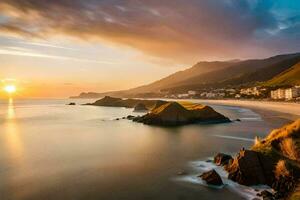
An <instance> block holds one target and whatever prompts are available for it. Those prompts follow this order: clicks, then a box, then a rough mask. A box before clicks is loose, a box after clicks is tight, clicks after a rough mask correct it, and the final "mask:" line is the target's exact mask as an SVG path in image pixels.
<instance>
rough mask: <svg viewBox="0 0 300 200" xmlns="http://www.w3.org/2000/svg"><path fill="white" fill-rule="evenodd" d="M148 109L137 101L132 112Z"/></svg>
mask: <svg viewBox="0 0 300 200" xmlns="http://www.w3.org/2000/svg"><path fill="white" fill-rule="evenodd" d="M147 111H148V109H147V107H146V106H145V104H143V103H138V104H136V105H135V107H134V109H133V112H147Z"/></svg>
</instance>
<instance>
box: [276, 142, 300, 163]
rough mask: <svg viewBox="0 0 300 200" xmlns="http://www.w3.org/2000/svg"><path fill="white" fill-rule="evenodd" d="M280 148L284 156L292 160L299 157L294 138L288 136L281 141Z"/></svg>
mask: <svg viewBox="0 0 300 200" xmlns="http://www.w3.org/2000/svg"><path fill="white" fill-rule="evenodd" d="M280 149H281V152H282V154H283V155H284V156H286V157H288V158H289V159H291V160H298V159H299V152H298V148H297V146H296V144H295V142H294V141H293V139H292V138H286V139H284V140H282V141H281V142H280Z"/></svg>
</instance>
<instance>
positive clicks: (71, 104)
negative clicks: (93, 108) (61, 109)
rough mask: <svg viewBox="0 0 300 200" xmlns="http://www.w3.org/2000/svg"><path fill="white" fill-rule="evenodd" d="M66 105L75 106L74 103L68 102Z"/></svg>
mask: <svg viewBox="0 0 300 200" xmlns="http://www.w3.org/2000/svg"><path fill="white" fill-rule="evenodd" d="M67 105H69V106H75V105H76V103H75V102H70V103H68V104H67Z"/></svg>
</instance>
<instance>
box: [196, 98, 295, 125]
mask: <svg viewBox="0 0 300 200" xmlns="http://www.w3.org/2000/svg"><path fill="white" fill-rule="evenodd" d="M192 101H194V100H192ZM197 101H199V102H201V103H203V104H210V105H226V106H238V107H244V108H249V109H251V110H253V111H254V112H257V113H258V114H260V115H261V117H263V118H264V119H267V120H277V119H285V120H287V121H294V120H296V119H298V118H300V104H299V103H291V102H272V101H254V100H253V101H252V100H207V99H205V100H197Z"/></svg>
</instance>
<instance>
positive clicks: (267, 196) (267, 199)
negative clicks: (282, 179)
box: [257, 190, 275, 200]
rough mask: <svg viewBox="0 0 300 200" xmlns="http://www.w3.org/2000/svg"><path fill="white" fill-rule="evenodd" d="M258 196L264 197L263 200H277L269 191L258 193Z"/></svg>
mask: <svg viewBox="0 0 300 200" xmlns="http://www.w3.org/2000/svg"><path fill="white" fill-rule="evenodd" d="M257 196H259V197H262V199H263V200H275V196H274V194H272V193H271V192H269V191H267V190H264V191H262V192H260V193H258V194H257Z"/></svg>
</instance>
